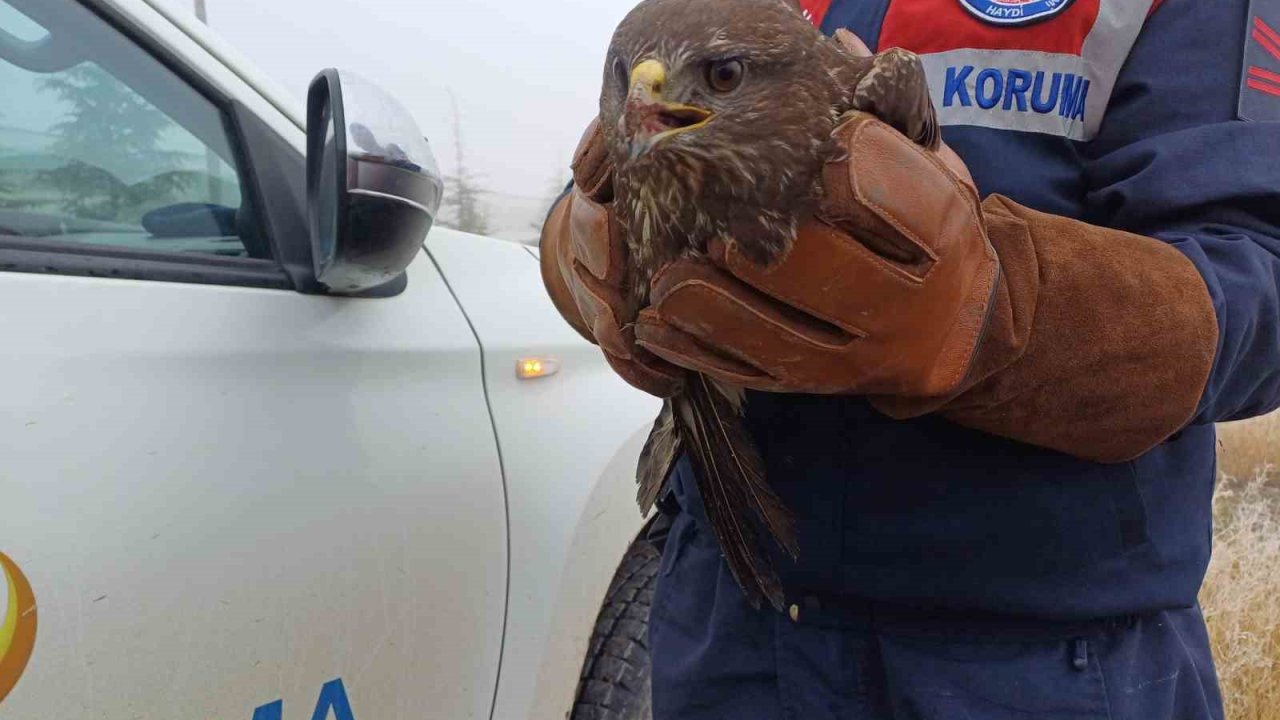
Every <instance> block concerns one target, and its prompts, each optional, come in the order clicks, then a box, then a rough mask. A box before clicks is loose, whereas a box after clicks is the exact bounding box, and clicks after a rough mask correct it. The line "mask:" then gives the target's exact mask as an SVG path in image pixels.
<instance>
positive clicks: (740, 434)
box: [672, 374, 795, 610]
mask: <svg viewBox="0 0 1280 720" xmlns="http://www.w3.org/2000/svg"><path fill="white" fill-rule="evenodd" d="M672 404H673V407H674V411H675V416H676V418H677V421H678V422H679V423H680V430H681V437H682V438H684V440H685V445H686V446H687V448H688V450H689V459H690V461H691V462H692V463H693V469H694V474H695V476H696V477H697V482H698V490H699V493H700V494H701V496H702V504H703V507H704V508H705V509H706V512H707V520H708V521H709V522H710V524H711V530H712V532H713V533H714V534H715V536H716V539H717V540H718V541H719V542H720V549H721V551H722V552H723V553H724V557H725V561H726V564H727V565H728V566H729V570H730V572H731V573H732V574H733V577H734V578H735V579H736V580H737V581H738V584H739V585H740V586H741V587H742V589H743V592H744V593H745V595H746V598H747V602H749V603H750V604H751V605H752V607H757V608H758V607H760V601H761V599H762V598H763V599H767V600H768V601H769V603H770V604H771V605H773V606H774V607H775V608H776V609H778V610H781V609H782V608H783V606H784V604H785V597H784V596H783V593H782V583H781V581H780V580H779V579H778V573H777V571H776V570H775V569H774V568H773V566H772V564H771V563H770V562H769V559H768V557H767V556H766V555H765V553H764V551H763V549H762V548H761V547H760V541H759V533H758V532H757V531H756V526H755V521H754V520H753V519H752V517H751V516H752V515H753V514H755V515H758V516H764V517H770V518H773V519H774V521H775V522H776V523H777V524H778V526H779V527H780V528H784V532H786V533H788V536H787V542H788V544H790V545H791V546H792V547H794V544H795V538H794V534H793V533H791V532H790V527H791V525H790V520H789V515H788V514H787V511H786V509H785V508H784V507H783V506H782V503H781V501H779V500H778V498H777V496H776V495H774V494H773V493H772V491H770V492H769V493H768V495H769V496H770V498H771V499H772V505H769V506H763V507H762V506H760V505H759V499H758V498H755V497H753V493H752V491H751V488H753V487H755V486H757V485H759V484H762V483H763V481H764V463H763V461H762V460H761V459H760V454H759V452H757V451H756V450H755V448H754V446H753V444H752V442H751V439H750V435H749V434H748V433H747V431H746V428H745V426H744V424H743V419H742V416H741V415H740V414H738V413H737V412H736V411H734V409H733V407H732V405H731V404H730V403H729V402H728V400H727V399H726V398H725V397H724V396H723V395H722V394H720V393H719V392H717V391H715V390H713V389H712V388H711V386H710V383H709V382H708V380H707V379H706V377H705V376H703V375H696V374H695V375H691V377H690V379H689V383H688V385H687V389H686V390H685V391H684V392H682V393H680V394H679V395H677V396H676V397H674V398H672ZM766 502H768V500H767V499H766ZM753 511H754V512H753Z"/></svg>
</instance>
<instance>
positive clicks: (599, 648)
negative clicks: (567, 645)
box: [570, 540, 662, 720]
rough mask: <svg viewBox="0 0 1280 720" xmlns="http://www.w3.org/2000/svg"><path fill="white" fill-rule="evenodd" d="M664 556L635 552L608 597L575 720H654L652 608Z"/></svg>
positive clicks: (639, 548)
mask: <svg viewBox="0 0 1280 720" xmlns="http://www.w3.org/2000/svg"><path fill="white" fill-rule="evenodd" d="M661 560H662V556H661V555H660V554H659V553H658V551H657V550H656V549H655V548H654V547H653V545H651V544H650V543H648V542H646V541H644V540H640V541H638V542H636V543H635V544H634V545H632V546H631V549H629V550H628V551H627V554H626V556H624V557H623V559H622V564H621V565H620V566H619V567H618V571H617V573H615V574H614V576H613V582H612V583H610V585H609V592H608V594H607V595H606V596H605V600H604V605H603V606H602V607H601V609H600V615H599V617H598V618H597V619H596V626H595V630H594V632H592V634H591V644H590V645H589V646H588V648H587V657H586V660H585V662H583V665H582V676H581V679H580V680H579V683H578V696H577V699H576V700H575V701H574V704H573V713H572V714H571V716H570V717H571V720H650V718H652V717H653V708H652V703H653V697H652V683H651V673H650V666H649V607H650V606H651V605H652V604H653V590H654V586H655V585H656V584H657V579H658V564H659V563H660V562H661Z"/></svg>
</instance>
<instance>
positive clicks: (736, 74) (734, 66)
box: [707, 60, 747, 93]
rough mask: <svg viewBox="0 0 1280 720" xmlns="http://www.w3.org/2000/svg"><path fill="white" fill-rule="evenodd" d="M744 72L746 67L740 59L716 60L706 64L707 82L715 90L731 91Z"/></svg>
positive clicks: (740, 82)
mask: <svg viewBox="0 0 1280 720" xmlns="http://www.w3.org/2000/svg"><path fill="white" fill-rule="evenodd" d="M746 74H747V67H746V66H745V65H743V64H742V61H741V60H717V61H715V62H713V63H711V64H710V65H708V66H707V84H708V85H710V86H711V89H712V90H715V91H716V92H721V93H729V92H733V91H734V90H737V89H738V86H739V85H741V84H742V79H743V77H744V76H746Z"/></svg>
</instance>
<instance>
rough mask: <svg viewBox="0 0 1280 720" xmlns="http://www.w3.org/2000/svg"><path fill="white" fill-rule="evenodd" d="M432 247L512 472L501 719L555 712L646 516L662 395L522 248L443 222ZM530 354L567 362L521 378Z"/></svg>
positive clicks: (564, 704) (565, 699) (566, 697)
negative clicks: (552, 293)
mask: <svg viewBox="0 0 1280 720" xmlns="http://www.w3.org/2000/svg"><path fill="white" fill-rule="evenodd" d="M427 249H428V251H429V252H430V253H431V255H432V257H434V258H435V259H436V261H437V262H438V263H439V264H440V267H441V270H442V271H443V272H444V275H445V277H446V278H448V281H449V284H450V287H452V288H453V290H454V293H455V294H456V295H457V297H458V299H459V301H460V302H461V303H462V306H463V308H464V309H465V310H466V313H467V317H468V318H470V320H471V323H472V325H473V326H474V327H475V329H476V333H477V335H478V336H479V338H480V344H481V347H482V348H483V350H484V355H485V381H486V385H487V387H488V392H489V402H490V405H491V407H492V408H493V415H494V422H495V426H496V427H497V430H498V439H499V444H500V446H501V451H502V458H503V463H504V466H505V469H506V482H507V502H508V507H509V511H508V515H509V517H510V533H511V590H510V605H509V607H508V618H507V633H506V642H505V645H504V650H503V662H502V676H501V681H500V683H499V691H498V699H497V705H496V707H495V712H494V717H495V718H512V719H515V718H554V719H557V720H558V719H559V718H562V717H563V716H564V713H565V711H566V710H567V709H568V708H569V707H570V705H571V704H572V701H573V690H574V688H575V687H576V685H577V678H578V672H579V670H580V669H581V664H582V658H583V656H584V654H585V651H586V647H587V641H588V640H589V638H590V635H591V628H592V626H593V624H594V622H595V617H596V614H597V612H598V611H599V609H600V603H601V600H602V599H603V598H604V594H605V590H606V589H607V588H608V585H609V581H610V580H611V579H612V577H613V572H614V570H616V569H617V566H618V562H619V560H620V559H621V558H622V555H623V554H624V552H625V551H626V549H627V546H628V545H629V544H630V543H631V541H632V540H633V539H634V537H635V535H636V533H637V532H638V531H639V529H640V526H641V525H642V522H643V518H642V517H641V516H640V512H639V510H638V509H637V508H636V504H635V467H636V466H635V463H636V458H637V457H638V456H639V452H640V448H641V446H642V445H643V441H644V439H645V438H646V437H647V436H648V430H649V426H650V425H651V424H652V422H653V418H654V417H655V416H656V415H657V411H658V408H659V406H660V405H659V401H658V400H657V399H656V398H653V397H650V396H648V395H645V394H644V393H641V392H639V391H637V390H633V389H631V388H630V387H629V386H628V385H627V384H626V383H624V382H623V381H622V380H620V379H619V378H618V377H617V375H615V374H614V373H613V371H612V370H611V369H610V368H609V366H608V365H607V364H606V363H605V362H604V361H603V359H602V358H601V355H600V350H599V348H596V347H595V346H594V345H591V344H589V343H587V342H586V341H584V340H583V339H582V338H581V337H579V336H578V334H577V333H576V332H574V331H573V329H572V328H570V327H569V325H568V324H566V323H565V322H564V320H563V319H562V318H561V317H560V315H559V314H558V313H557V312H556V310H555V307H554V306H553V305H552V304H551V300H550V299H549V298H548V297H547V294H546V291H545V289H543V287H542V280H541V275H540V274H539V272H538V265H537V260H536V259H535V258H533V257H532V256H531V253H529V252H528V251H527V249H526V248H524V247H522V246H520V245H518V244H515V243H511V242H506V241H500V240H493V239H490V238H485V237H480V236H476V235H467V234H465V233H459V232H456V231H452V230H448V229H445V228H437V229H435V230H432V232H431V234H430V235H429V236H428V238H427ZM495 288H501V292H495ZM522 357H551V358H554V359H555V360H557V361H559V363H560V370H559V372H558V373H556V374H555V375H552V376H550V377H546V378H540V379H536V380H519V379H517V377H516V362H517V360H518V359H519V358H522ZM624 441H625V442H624Z"/></svg>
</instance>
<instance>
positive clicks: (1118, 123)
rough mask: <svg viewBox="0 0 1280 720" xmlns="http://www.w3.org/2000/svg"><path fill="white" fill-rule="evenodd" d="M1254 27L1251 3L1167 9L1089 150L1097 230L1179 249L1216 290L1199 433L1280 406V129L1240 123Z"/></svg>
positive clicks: (1123, 78) (1196, 0)
mask: <svg viewBox="0 0 1280 720" xmlns="http://www.w3.org/2000/svg"><path fill="white" fill-rule="evenodd" d="M1263 1H1264V0H1254V3H1255V5H1259V4H1262V3H1263ZM1267 4H1274V5H1275V6H1276V8H1277V9H1280V2H1270V0H1267ZM1250 21H1251V20H1250V9H1249V7H1248V2H1247V0H1226V1H1223V2H1203V1H1202V0H1166V2H1164V3H1162V4H1160V5H1159V6H1158V8H1157V9H1156V10H1155V11H1154V12H1153V14H1152V15H1151V17H1150V18H1149V19H1148V21H1147V24H1146V27H1145V28H1144V29H1143V31H1142V34H1141V35H1140V36H1139V38H1138V41H1137V43H1136V44H1135V46H1134V48H1133V50H1132V51H1131V53H1130V56H1129V59H1128V61H1127V63H1126V65H1125V67H1124V69H1123V71H1122V72H1121V75H1120V77H1119V79H1118V81H1117V84H1116V88H1115V91H1114V93H1113V95H1112V98H1111V103H1110V106H1109V108H1108V111H1107V115H1106V118H1105V120H1104V122H1103V124H1102V127H1101V129H1100V132H1099V135H1098V137H1097V138H1095V139H1094V140H1093V141H1092V142H1090V143H1088V144H1085V145H1082V146H1081V152H1082V153H1083V154H1084V155H1085V159H1086V162H1085V173H1086V178H1085V179H1086V182H1087V183H1088V185H1089V188H1090V192H1089V195H1088V198H1087V204H1086V208H1087V210H1086V212H1087V215H1086V219H1087V220H1089V221H1091V222H1093V223H1096V224H1099V225H1104V226H1107V227H1112V228H1117V229H1121V230H1128V231H1130V232H1134V233H1138V234H1142V235H1147V236H1150V237H1155V238H1158V239H1160V240H1163V241H1165V242H1167V243H1170V244H1171V245H1173V246H1174V247H1175V248H1177V249H1178V250H1179V251H1181V252H1182V253H1183V254H1185V255H1186V256H1187V257H1188V258H1189V259H1190V260H1191V261H1192V262H1193V263H1194V264H1195V266H1196V268H1197V270H1199V272H1200V274H1201V275H1202V276H1203V278H1204V281H1205V284H1206V286H1207V287H1208V290H1209V294H1210V296H1211V297H1212V300H1213V305H1214V309H1215V311H1216V314H1217V319H1218V348H1217V356H1216V359H1215V362H1214V367H1213V371H1212V373H1211V375H1210V377H1209V382H1208V384H1207V386H1206V388H1205V391H1204V395H1203V398H1202V400H1201V402H1200V405H1199V408H1198V409H1197V412H1196V416H1195V418H1194V419H1193V421H1192V422H1193V423H1195V424H1204V423H1213V422H1219V421H1225V420H1237V419H1243V418H1247V417H1252V416H1256V415H1260V414H1264V413H1267V412H1270V411H1272V410H1274V409H1276V408H1277V407H1280V123H1277V122H1247V121H1242V120H1238V119H1237V118H1236V112H1237V109H1236V106H1237V98H1238V94H1239V88H1240V76H1241V58H1242V57H1243V52H1244V44H1245V42H1246V41H1247V40H1248V34H1247V32H1246V27H1247V23H1248V22H1250ZM1277 64H1278V65H1280V63H1277ZM1277 69H1280V68H1277ZM1274 101H1275V102H1276V103H1277V104H1280V98H1274ZM1277 117H1280V108H1277Z"/></svg>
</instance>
